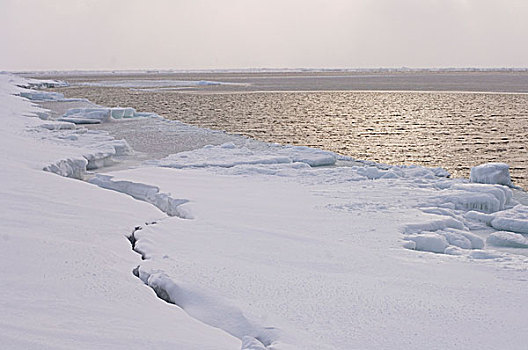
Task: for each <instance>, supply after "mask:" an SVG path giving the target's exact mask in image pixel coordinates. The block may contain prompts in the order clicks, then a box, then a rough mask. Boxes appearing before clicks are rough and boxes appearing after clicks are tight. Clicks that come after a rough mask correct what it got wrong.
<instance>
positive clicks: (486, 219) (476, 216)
mask: <svg viewBox="0 0 528 350" xmlns="http://www.w3.org/2000/svg"><path fill="white" fill-rule="evenodd" d="M464 217H465V218H466V219H468V220H474V221H479V222H482V223H485V224H486V225H491V220H493V218H494V217H495V216H494V215H493V214H484V213H481V212H478V211H473V210H471V211H468V212H467V213H465V214H464Z"/></svg>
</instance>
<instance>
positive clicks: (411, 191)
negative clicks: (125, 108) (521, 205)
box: [0, 84, 528, 349]
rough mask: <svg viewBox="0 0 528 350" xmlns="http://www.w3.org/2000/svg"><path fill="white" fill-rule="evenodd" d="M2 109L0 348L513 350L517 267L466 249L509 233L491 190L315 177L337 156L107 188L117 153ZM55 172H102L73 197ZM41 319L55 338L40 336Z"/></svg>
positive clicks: (188, 165) (217, 151) (194, 169)
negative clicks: (4, 230) (500, 229)
mask: <svg viewBox="0 0 528 350" xmlns="http://www.w3.org/2000/svg"><path fill="white" fill-rule="evenodd" d="M0 85H2V84H0ZM3 98H4V97H3V95H2V96H0V100H1V101H4V100H2V99H3ZM5 101H7V102H2V103H9V104H10V105H13V106H14V105H16V103H15V102H16V101H19V102H20V101H22V102H23V103H24V105H23V106H21V107H20V108H18V109H16V108H15V109H14V112H12V114H9V115H7V114H6V115H4V114H2V117H3V118H4V119H5V121H6V123H7V125H9V126H11V127H10V128H5V129H4V130H2V131H1V133H2V136H3V137H1V138H0V142H1V143H2V144H3V146H4V149H6V150H8V152H6V162H7V170H6V172H4V173H3V175H2V180H3V183H4V184H5V186H3V187H2V188H1V189H0V191H1V192H2V193H1V194H2V195H1V196H0V202H1V204H2V206H1V207H2V209H3V210H2V211H1V212H2V214H1V215H2V220H3V222H4V223H7V227H14V228H15V232H17V235H10V237H9V239H7V240H6V241H5V251H6V254H7V255H6V256H3V257H2V259H5V261H3V264H4V265H5V266H9V267H11V268H10V269H7V271H8V274H7V276H6V277H7V278H6V279H5V280H6V281H7V282H6V283H7V284H8V285H9V286H10V288H9V289H3V290H0V291H2V293H3V294H2V295H3V298H2V300H3V302H4V303H6V305H10V304H9V303H11V302H13V300H16V305H17V307H18V308H17V307H4V309H5V310H6V311H5V312H4V316H5V317H6V319H7V320H9V321H10V323H11V324H15V325H16V326H18V327H19V328H18V329H17V331H15V330H13V329H12V328H8V327H7V325H5V324H2V325H0V332H1V334H3V335H8V337H7V339H9V342H7V343H6V344H8V345H14V347H20V348H22V347H24V348H28V347H30V348H31V347H34V348H37V347H39V346H42V344H48V346H50V347H53V346H54V345H55V347H59V346H63V347H68V346H71V344H72V338H73V339H74V341H75V342H76V344H82V345H83V347H84V348H94V349H95V348H100V347H101V345H102V344H104V345H107V346H110V347H112V348H123V349H125V348H130V347H135V346H137V347H144V346H143V345H149V346H152V345H155V346H156V347H157V348H162V347H166V348H175V347H176V348H178V349H195V348H203V349H238V348H242V349H251V348H254V349H266V348H268V349H272V348H274V349H281V348H288V349H290V348H299V349H306V348H318V349H350V348H371V349H375V348H410V349H421V348H424V347H426V346H429V347H430V346H432V345H433V344H432V343H431V339H434V341H435V343H434V345H435V346H438V347H442V348H449V347H452V346H454V345H455V344H456V346H463V347H470V346H472V347H479V348H494V347H497V346H507V347H509V348H512V349H513V348H519V349H520V348H522V346H524V344H525V343H526V341H527V339H526V337H523V336H519V334H524V333H523V332H522V329H523V328H522V327H523V325H524V323H523V322H522V316H523V315H524V314H525V313H526V312H528V309H527V308H528V306H527V305H526V303H524V299H525V290H526V279H525V278H524V277H525V274H526V271H527V266H528V258H526V257H523V256H519V255H514V254H510V253H506V252H501V251H498V250H496V249H494V248H493V247H491V246H487V245H486V239H485V237H484V235H488V234H490V233H489V232H488V233H485V232H480V231H481V230H488V231H494V230H495V229H492V228H491V226H489V225H488V224H486V223H484V222H483V221H482V220H491V221H493V220H494V219H497V218H500V219H501V220H502V221H501V222H506V223H507V222H508V221H507V220H506V219H508V217H507V216H503V215H502V214H504V213H513V212H512V210H513V209H514V208H511V206H512V205H513V204H514V203H513V202H511V198H510V197H509V196H511V192H510V191H509V190H508V189H507V188H505V187H504V186H496V185H479V184H469V183H467V182H465V181H461V180H456V179H445V178H444V177H442V173H441V172H440V171H439V170H438V171H436V172H435V171H434V169H428V168H424V167H418V166H416V167H397V166H388V167H386V168H384V169H381V168H379V167H376V166H375V165H376V164H375V163H373V162H365V163H362V164H355V165H352V166H349V167H324V166H322V167H321V166H318V165H323V164H330V163H332V162H335V161H336V159H335V156H334V155H332V154H331V153H330V152H326V151H317V150H313V149H308V148H303V147H279V146H273V145H261V147H255V148H254V149H253V148H251V147H249V146H251V145H249V146H248V145H244V144H236V143H233V142H231V143H230V142H227V143H223V144H221V145H218V146H206V147H201V148H197V149H194V150H189V151H185V152H180V153H177V154H173V155H172V156H168V157H164V158H162V159H159V160H157V161H156V162H152V163H150V164H146V165H144V166H141V167H135V168H132V169H126V170H120V171H110V170H111V168H105V165H106V161H105V159H106V157H108V156H109V157H110V158H112V157H113V156H115V155H116V154H113V155H112V154H110V153H111V152H109V150H108V148H107V147H108V146H109V145H114V146H113V147H117V146H119V147H123V144H122V143H116V141H118V140H116V139H115V138H113V137H112V138H109V137H108V134H105V133H103V132H90V131H87V129H85V128H84V127H82V126H80V125H79V126H75V125H72V124H71V123H67V122H60V121H55V120H40V119H38V118H37V117H33V118H28V117H22V116H21V115H22V114H24V113H25V114H28V112H32V113H36V111H38V110H36V109H35V108H34V107H31V104H30V103H29V102H28V101H27V100H26V101H25V102H24V101H23V100H22V99H21V98H19V97H9V99H8V100H5ZM22 102H21V103H22ZM2 113H3V112H2ZM80 113H85V114H83V118H86V117H88V116H89V115H88V114H86V113H89V112H88V111H85V112H82V111H81V112H80ZM103 117H104V116H103ZM141 120H143V119H136V121H141ZM152 120H154V119H152ZM146 121H147V122H148V119H146ZM173 123H175V122H173ZM116 124H119V123H116ZM43 125H44V126H43ZM182 128H183V129H182V131H189V132H190V134H189V135H192V133H193V132H197V131H196V129H197V128H194V127H189V128H184V126H182ZM191 129H192V130H194V131H192V130H191ZM200 132H202V133H203V130H202V131H200ZM201 135H203V134H201ZM74 136H75V137H74ZM94 141H97V142H96V143H94ZM105 152H106V153H105ZM114 152H116V149H114ZM93 157H95V158H93ZM53 159H55V162H58V160H71V161H76V160H81V161H82V160H83V159H84V162H83V164H84V165H83V166H84V167H86V166H87V164H88V163H89V161H90V160H92V161H93V165H94V166H96V168H97V167H99V166H100V169H92V170H90V171H94V170H97V172H96V173H94V174H92V175H94V177H91V178H90V179H88V180H89V181H88V182H85V181H77V180H73V179H67V178H64V177H59V176H56V175H55V174H51V173H49V172H44V171H42V170H41V168H39V166H40V165H39V164H42V163H44V164H45V163H46V162H50V161H52V160H53ZM110 160H111V159H110ZM105 169H106V170H108V171H106V170H105ZM28 184H31V185H28ZM103 188H105V189H103ZM21 189H23V190H22V191H21ZM132 198H135V199H132ZM28 206H30V207H29V208H28ZM43 207H45V208H46V211H45V212H44V211H42V210H41V208H43ZM479 208H480V210H482V211H480V212H477V211H475V210H478V209H479ZM28 209H29V210H28ZM31 209H32V210H31ZM160 210H161V211H160ZM28 212H29V213H31V214H32V215H30V216H29V217H28V215H27V213H28ZM162 212H165V213H168V214H169V213H174V214H175V215H170V214H169V215H165V214H163V213H162ZM470 213H473V214H470ZM501 213H502V214H501ZM504 220H506V221H504ZM43 222H44V223H46V224H45V225H42V223H43ZM490 224H491V223H490ZM125 236H127V237H128V241H127V238H125ZM482 237H484V238H482ZM501 237H502V236H497V237H496V239H503V241H502V242H505V241H504V240H506V242H507V239H508V237H502V238H501ZM130 244H132V248H133V250H134V251H135V252H136V253H139V254H141V258H142V259H141V260H140V257H139V256H138V255H137V254H136V253H134V252H132V251H131V249H130ZM43 247H45V248H46V249H43ZM49 251H52V252H53V254H51V255H50V254H48V252H49ZM71 251H73V252H71ZM20 252H22V253H20ZM30 258H31V259H32V260H30V261H31V262H34V263H31V264H27V263H24V262H25V259H30ZM8 263H9V264H8ZM138 264H139V265H138ZM43 272H44V274H43ZM18 276H24V278H22V279H21V278H18ZM137 277H139V278H140V279H141V281H140V280H138V279H137ZM468 282H469V283H468ZM145 285H147V286H148V287H149V288H147V287H146V286H145ZM36 286H38V289H37V291H38V294H39V295H38V297H37V296H36V295H35V294H33V291H34V290H35V287H36ZM156 295H157V297H159V298H161V299H163V300H166V301H169V302H170V303H172V304H176V305H177V306H174V305H167V304H166V303H164V302H161V301H160V300H159V299H158V298H156ZM475 295H479V298H475ZM505 295H507V296H508V297H507V298H505V297H504V296H505ZM35 299H36V300H38V303H39V305H43V306H44V307H42V308H35V307H34V304H35V303H34V302H33V303H32V300H35ZM13 303H15V302H13ZM49 305H56V307H54V308H53V309H52V310H54V311H53V313H52V311H50V309H49V308H47V306H49ZM22 307H23V308H24V309H23V311H20V308H22ZM71 310H75V312H70V311H71ZM101 310H104V311H105V312H101ZM184 310H185V311H184ZM20 315H22V316H31V317H20ZM79 315H81V316H79ZM189 315H190V316H189ZM43 318H45V319H46V320H47V321H49V322H52V324H53V322H56V321H55V320H56V318H59V319H60V320H61V322H62V323H61V325H60V326H58V327H56V328H54V330H55V331H54V332H53V333H46V334H44V335H42V333H41V332H39V330H40V329H39V327H41V326H40V325H39V324H38V323H39V321H40V320H41V319H43ZM477 318H478V319H479V320H480V321H481V322H474V320H475V319H477ZM87 319H88V320H91V322H86V320H87ZM28 320H29V321H30V322H28ZM31 320H35V321H34V322H31ZM196 320H200V321H201V322H198V321H196ZM202 322H203V323H202ZM116 324H119V325H123V329H124V332H122V331H121V328H116V327H115V325H116ZM483 325H485V326H483ZM64 328H67V332H66V333H64V334H66V336H65V335H64V334H62V333H61V332H62V331H63V329H64ZM219 329H222V330H223V331H220V330H219ZM402 329H405V332H402V331H401V330H402ZM439 329H443V330H445V331H443V332H439V331H438V330H439ZM351 330H354V331H353V332H351ZM497 333H500V334H503V337H501V338H500V339H498V338H497V337H496V334H497ZM86 334H88V335H90V336H88V337H87V336H86ZM229 334H230V335H229ZM416 334H419V335H420V336H419V337H417V336H416ZM468 334H469V335H471V336H470V337H468V336H467V335H468ZM94 339H97V341H94ZM504 339H507V344H505V340H504ZM164 342H165V343H164ZM31 344H33V346H31ZM35 344H36V345H35ZM50 344H51V345H50ZM138 344H139V345H138Z"/></svg>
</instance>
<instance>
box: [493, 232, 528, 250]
mask: <svg viewBox="0 0 528 350" xmlns="http://www.w3.org/2000/svg"><path fill="white" fill-rule="evenodd" d="M486 243H488V244H489V245H493V246H496V247H510V248H528V238H526V237H525V236H523V235H521V234H519V233H514V232H508V231H497V232H493V233H492V234H491V235H489V236H488V238H487V239H486Z"/></svg>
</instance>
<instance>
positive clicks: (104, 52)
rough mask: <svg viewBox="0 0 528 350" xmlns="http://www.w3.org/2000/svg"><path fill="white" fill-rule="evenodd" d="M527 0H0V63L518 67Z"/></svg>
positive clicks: (527, 56) (526, 57)
mask: <svg viewBox="0 0 528 350" xmlns="http://www.w3.org/2000/svg"><path fill="white" fill-rule="evenodd" d="M527 43H528V0H304V1H298V0H0V70H46V69H151V68H158V69H210V68H257V67H268V68H282V67H285V68H286V67H289V68H297V67H309V68H323V67H327V68H357V67H363V68H372V67H403V66H406V67H527V66H528V45H527Z"/></svg>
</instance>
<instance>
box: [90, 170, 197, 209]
mask: <svg viewBox="0 0 528 350" xmlns="http://www.w3.org/2000/svg"><path fill="white" fill-rule="evenodd" d="M89 182H90V183H92V184H94V185H97V186H99V187H102V188H106V189H110V190H114V191H117V192H121V193H124V194H128V195H129V196H132V197H134V198H136V199H139V200H142V201H145V202H148V203H151V204H153V205H155V206H156V207H157V208H158V209H160V210H161V211H162V212H164V213H167V215H169V216H177V217H180V218H182V219H192V218H193V215H192V213H191V212H190V210H189V209H187V208H186V207H184V206H183V204H185V203H187V202H189V201H188V200H187V199H179V198H172V197H171V194H170V193H160V189H159V188H158V187H156V186H151V185H145V184H142V183H134V182H130V181H114V180H112V176H108V175H102V174H97V175H96V176H95V177H94V178H92V179H91V180H89Z"/></svg>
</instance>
